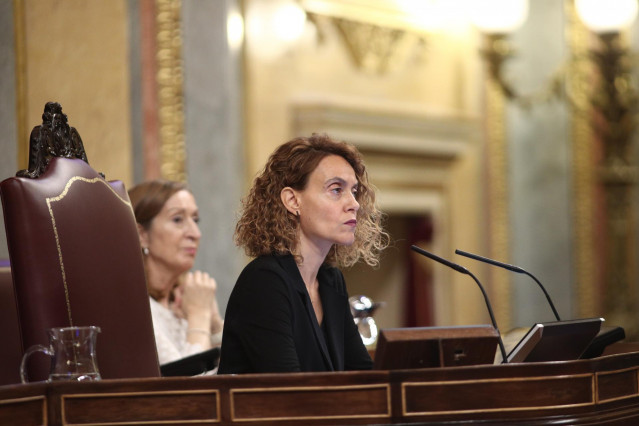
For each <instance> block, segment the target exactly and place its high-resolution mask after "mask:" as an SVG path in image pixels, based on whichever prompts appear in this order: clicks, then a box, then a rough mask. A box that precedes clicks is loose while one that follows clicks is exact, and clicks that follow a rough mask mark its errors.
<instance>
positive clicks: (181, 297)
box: [129, 180, 223, 364]
mask: <svg viewBox="0 0 639 426" xmlns="http://www.w3.org/2000/svg"><path fill="white" fill-rule="evenodd" d="M129 198H130V199H131V204H132V207H133V211H134V214H135V219H136V221H137V223H138V232H139V234H140V245H141V248H142V253H143V257H144V266H145V270H146V278H147V289H148V292H149V298H150V303H151V315H152V317H153V328H154V330H155V341H156V344H157V349H158V358H159V361H160V364H166V363H167V362H171V361H175V360H177V359H180V358H183V357H185V356H188V355H192V354H194V353H197V352H201V351H205V350H207V349H210V348H211V347H213V346H216V345H219V343H220V342H221V334H222V327H223V320H222V318H221V317H220V313H219V310H218V305H217V300H216V298H215V292H216V289H217V287H216V283H215V280H214V279H213V278H212V277H210V276H209V274H207V273H204V272H201V271H195V272H188V271H189V270H190V269H191V268H192V267H193V263H194V261H195V256H196V254H197V250H198V246H199V243H200V237H201V233H200V228H199V226H198V221H199V214H198V208H197V204H196V203H195V198H194V197H193V194H191V192H190V191H189V190H188V189H187V188H186V186H185V185H184V184H182V183H179V182H172V181H164V180H154V181H149V182H144V183H141V184H139V185H137V186H135V187H133V188H132V189H131V190H129Z"/></svg>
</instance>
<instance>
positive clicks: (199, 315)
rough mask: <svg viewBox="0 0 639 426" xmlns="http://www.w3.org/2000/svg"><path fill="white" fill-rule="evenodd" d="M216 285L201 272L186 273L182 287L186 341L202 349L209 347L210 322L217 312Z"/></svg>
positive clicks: (213, 280)
mask: <svg viewBox="0 0 639 426" xmlns="http://www.w3.org/2000/svg"><path fill="white" fill-rule="evenodd" d="M216 291H217V284H216V282H215V279H213V278H211V276H210V275H209V274H207V273H206V272H202V271H195V272H188V273H187V274H186V276H185V277H184V284H183V285H182V300H181V308H182V312H183V313H184V316H185V317H186V320H187V321H188V323H189V327H188V331H187V340H188V341H189V343H192V344H199V345H200V346H202V349H209V348H210V347H211V322H212V319H213V317H214V315H215V316H217V317H219V313H218V312H213V310H214V309H213V307H214V306H215V307H217V302H216V299H215V293H216Z"/></svg>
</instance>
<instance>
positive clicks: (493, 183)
mask: <svg viewBox="0 0 639 426" xmlns="http://www.w3.org/2000/svg"><path fill="white" fill-rule="evenodd" d="M504 114H505V99H504V94H503V92H502V90H501V87H500V86H499V84H498V83H497V82H496V81H495V80H494V79H488V81H487V84H486V157H487V159H488V160H487V167H488V198H489V199H488V216H489V223H490V232H489V233H488V234H489V236H490V237H489V238H490V240H489V242H490V253H491V257H492V258H493V259H500V260H501V261H503V262H506V263H508V259H510V235H509V227H510V221H509V215H508V213H509V209H508V182H507V176H508V158H507V155H508V150H507V146H506V135H505V126H506V123H505V120H504ZM491 283H492V286H491V288H490V292H491V298H492V300H494V310H495V316H496V317H497V323H498V324H499V326H500V328H501V329H502V330H508V329H509V328H511V327H512V309H511V305H512V303H511V298H512V294H511V293H512V289H511V279H510V277H509V275H508V274H503V273H499V271H493V273H492V276H491Z"/></svg>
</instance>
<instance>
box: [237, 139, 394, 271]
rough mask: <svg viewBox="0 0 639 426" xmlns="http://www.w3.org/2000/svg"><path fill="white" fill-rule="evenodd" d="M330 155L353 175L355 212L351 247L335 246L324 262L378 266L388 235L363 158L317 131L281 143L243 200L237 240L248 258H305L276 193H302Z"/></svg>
mask: <svg viewBox="0 0 639 426" xmlns="http://www.w3.org/2000/svg"><path fill="white" fill-rule="evenodd" d="M329 155H338V156H340V157H342V158H344V159H345V160H346V161H347V162H348V163H349V164H350V165H351V167H352V168H353V170H354V171H355V176H356V178H357V182H358V190H357V201H358V203H359V210H358V212H357V228H356V229H355V241H354V243H353V244H351V245H349V246H341V245H337V244H334V245H333V247H332V248H331V250H330V252H329V253H328V255H327V257H326V261H327V262H329V263H331V264H335V265H339V266H351V265H353V264H355V263H356V262H357V261H358V260H359V259H362V260H364V262H366V263H367V264H368V265H371V266H376V265H377V264H378V263H379V259H378V257H379V252H380V251H381V250H383V249H384V248H385V247H386V246H387V245H388V234H387V233H386V232H384V230H383V228H382V219H383V214H382V213H381V212H380V211H379V210H378V208H377V206H376V204H375V187H374V186H373V185H371V184H370V183H369V181H368V174H367V172H366V167H365V166H364V162H363V161H362V158H361V155H360V153H359V151H357V149H356V148H355V147H354V146H352V145H350V144H348V143H346V142H342V141H336V140H334V139H331V138H330V137H329V136H327V135H325V134H316V133H314V134H313V135H312V136H311V137H298V138H295V139H292V140H290V141H288V142H286V143H284V144H283V145H280V146H279V147H278V148H277V149H276V150H275V152H273V154H271V156H270V157H269V159H268V161H267V163H266V165H265V166H264V169H263V170H262V171H261V173H260V174H259V175H258V176H257V177H256V178H255V180H254V182H253V186H252V187H251V189H250V191H249V193H248V195H247V197H246V198H244V199H243V200H242V211H241V217H240V219H239V221H238V222H237V225H236V226H235V242H236V244H237V245H238V246H240V247H243V248H244V250H245V252H246V254H247V255H248V256H251V257H257V256H261V255H268V254H280V255H283V254H289V253H290V254H293V255H294V256H295V258H296V260H297V262H298V263H299V262H301V261H302V260H303V259H302V258H301V256H300V254H299V253H297V252H296V248H297V243H298V227H299V221H298V220H297V217H296V216H295V215H293V214H291V213H290V212H289V211H288V210H287V209H286V207H285V206H284V204H283V203H282V201H281V198H280V193H281V191H282V189H283V188H286V187H291V188H293V189H295V190H298V191H301V190H303V189H305V188H306V185H307V183H308V178H309V176H310V174H311V173H312V172H313V171H314V170H315V168H316V167H317V165H318V164H319V163H320V161H321V160H322V159H323V158H325V157H327V156H329Z"/></svg>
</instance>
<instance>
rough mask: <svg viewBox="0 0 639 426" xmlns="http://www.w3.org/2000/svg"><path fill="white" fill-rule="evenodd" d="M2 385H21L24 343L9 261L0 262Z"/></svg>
mask: <svg viewBox="0 0 639 426" xmlns="http://www.w3.org/2000/svg"><path fill="white" fill-rule="evenodd" d="M0 336H2V337H1V338H2V349H0V365H1V366H2V367H1V368H0V385H8V384H12V383H20V359H21V358H22V342H21V340H20V325H19V323H18V311H17V309H16V298H15V293H14V291H13V281H12V280H11V268H10V267H9V259H1V260H0Z"/></svg>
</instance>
